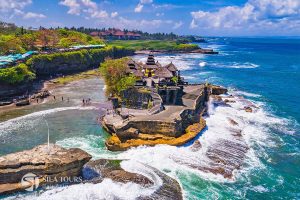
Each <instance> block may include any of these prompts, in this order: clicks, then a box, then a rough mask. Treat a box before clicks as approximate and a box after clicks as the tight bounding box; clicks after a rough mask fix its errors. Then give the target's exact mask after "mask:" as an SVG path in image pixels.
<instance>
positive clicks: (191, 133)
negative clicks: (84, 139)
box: [105, 118, 206, 151]
mask: <svg viewBox="0 0 300 200" xmlns="http://www.w3.org/2000/svg"><path fill="white" fill-rule="evenodd" d="M205 126H206V122H205V120H204V119H203V118H200V121H199V122H198V123H195V124H192V125H190V126H188V127H187V129H186V130H185V133H184V134H182V135H181V136H179V137H170V136H165V135H162V134H145V133H141V134H139V135H138V136H137V138H133V139H128V140H120V138H119V137H118V136H117V135H116V134H113V135H112V136H111V137H110V138H109V139H108V140H106V142H105V145H106V147H107V149H108V150H110V151H124V150H127V149H129V148H131V147H137V146H140V145H146V146H154V145H157V144H168V145H171V146H181V145H183V144H185V143H187V142H189V141H191V140H192V139H194V138H195V137H196V136H197V135H198V134H199V133H200V132H201V131H202V130H203V129H204V128H205Z"/></svg>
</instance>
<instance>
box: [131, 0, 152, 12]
mask: <svg viewBox="0 0 300 200" xmlns="http://www.w3.org/2000/svg"><path fill="white" fill-rule="evenodd" d="M151 3H153V0H140V2H139V3H138V5H136V7H135V8H134V12H136V13H140V12H142V10H143V8H144V5H145V4H151Z"/></svg>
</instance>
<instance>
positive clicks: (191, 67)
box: [0, 38, 300, 199]
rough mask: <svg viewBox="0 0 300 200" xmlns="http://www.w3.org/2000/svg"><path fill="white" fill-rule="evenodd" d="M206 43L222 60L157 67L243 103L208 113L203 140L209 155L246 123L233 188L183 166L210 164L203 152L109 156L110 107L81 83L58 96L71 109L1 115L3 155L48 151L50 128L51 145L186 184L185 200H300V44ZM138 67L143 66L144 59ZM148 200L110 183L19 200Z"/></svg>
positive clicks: (95, 83) (196, 58) (191, 59)
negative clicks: (104, 119)
mask: <svg viewBox="0 0 300 200" xmlns="http://www.w3.org/2000/svg"><path fill="white" fill-rule="evenodd" d="M207 41H208V42H207V43H201V44H199V45H200V46H201V47H203V48H213V49H215V50H216V51H219V52H220V54H218V55H199V54H165V55H158V56H156V59H157V60H158V61H159V62H161V63H163V64H167V63H168V62H171V61H173V63H174V64H175V65H176V66H178V68H179V69H180V70H181V74H182V75H183V76H184V77H185V79H186V80H187V81H189V82H192V83H197V82H211V83H215V84H220V85H223V86H225V87H228V88H229V93H230V94H233V95H235V96H242V97H244V98H237V102H236V103H235V104H234V105H233V106H232V107H217V108H214V107H213V105H209V114H210V115H209V117H207V118H206V120H207V125H208V128H207V129H206V130H205V131H204V132H203V133H201V136H200V137H199V140H200V142H201V144H202V146H203V151H204V150H205V148H207V147H209V146H210V145H212V144H213V143H214V142H215V141H216V140H217V139H218V138H226V137H227V135H228V130H227V129H226V126H227V122H226V118H228V117H230V118H232V119H234V120H235V121H237V122H238V123H239V126H240V127H241V129H242V133H243V137H244V138H245V141H246V143H247V145H248V146H249V148H250V150H249V152H248V153H247V156H246V158H245V162H244V164H243V167H242V169H240V170H238V171H236V173H235V176H234V180H230V181H228V180H226V179H224V178H222V177H221V176H215V175H213V174H209V173H203V172H199V171H197V170H195V169H193V168H190V167H189V166H187V165H182V164H180V163H179V162H177V161H178V160H184V161H186V162H188V163H194V162H205V161H206V158H205V156H204V154H203V153H202V152H196V153H195V152H191V151H190V149H189V146H184V147H170V146H165V145H160V146H156V147H139V148H136V149H131V150H129V151H126V152H122V153H112V152H109V151H107V150H106V149H105V146H104V140H105V138H107V137H108V135H107V133H105V132H104V131H103V130H102V128H101V127H99V125H98V124H97V116H98V114H99V112H100V111H99V104H101V103H103V102H104V101H105V97H104V94H103V88H104V84H103V82H102V81H101V80H100V79H91V80H84V81H80V82H77V83H73V84H71V85H69V86H68V87H65V88H60V89H55V90H54V91H53V92H54V93H55V94H56V95H57V96H58V97H60V96H62V95H63V96H65V97H69V98H70V102H66V101H64V102H61V101H56V102H54V101H49V102H46V103H43V104H42V105H39V106H33V107H29V108H26V109H23V110H18V111H13V112H9V113H8V114H5V115H0V155H4V154H7V153H11V152H15V151H19V150H23V149H28V148H31V147H33V146H35V145H37V144H41V143H45V142H46V140H47V134H46V132H47V127H46V124H45V120H47V121H48V123H49V128H50V140H51V142H55V143H57V144H60V145H62V146H64V147H79V148H82V149H84V150H86V151H88V152H89V153H90V154H92V155H93V158H94V159H96V158H120V159H131V160H137V161H139V162H142V163H146V164H148V165H151V166H154V167H156V168H158V169H160V170H161V171H163V172H164V173H166V174H168V175H169V176H172V177H173V178H175V179H177V180H178V181H179V183H180V185H181V186H182V188H183V191H184V197H185V198H186V199H300V187H299V185H300V124H299V123H300V106H299V103H300V39H299V38H208V39H207ZM134 59H136V60H142V61H143V60H145V56H140V55H139V56H135V57H134ZM88 97H90V98H91V99H92V101H93V102H94V103H95V104H94V105H92V106H89V107H81V106H80V103H81V100H82V98H88ZM244 101H251V102H252V103H254V104H255V105H256V106H257V107H258V109H257V111H256V112H254V113H246V112H245V111H243V110H242V109H241V108H242V107H243V105H244ZM100 107H101V105H100ZM146 192H147V191H144V190H138V189H137V187H136V186H135V185H134V184H126V185H122V184H121V185H120V184H116V183H114V182H111V181H110V182H109V181H106V182H104V183H100V184H97V186H93V185H85V186H82V187H76V186H70V187H68V188H64V189H63V190H62V189H60V188H52V189H51V190H48V191H43V192H42V193H39V194H37V193H30V194H27V193H24V194H20V195H19V196H18V198H20V199H24V198H25V199H35V198H36V199H93V198H92V197H99V199H101V198H102V199H103V198H104V199H114V198H121V199H134V198H135V197H137V196H139V195H142V194H143V193H146ZM16 197H17V196H8V197H7V198H9V199H14V198H16Z"/></svg>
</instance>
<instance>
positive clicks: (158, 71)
mask: <svg viewBox="0 0 300 200" xmlns="http://www.w3.org/2000/svg"><path fill="white" fill-rule="evenodd" d="M130 73H131V74H134V75H135V76H136V77H138V78H139V80H138V81H137V82H136V85H137V86H148V87H154V86H155V85H160V86H161V85H166V86H176V85H184V84H187V83H186V82H184V79H183V77H181V76H180V71H179V70H178V69H177V67H176V66H175V65H174V64H173V63H172V62H171V63H170V64H168V65H166V66H162V64H160V63H159V62H158V61H155V58H154V55H152V54H150V55H149V56H148V59H147V62H146V63H138V62H136V61H134V60H130V61H129V62H128V74H130Z"/></svg>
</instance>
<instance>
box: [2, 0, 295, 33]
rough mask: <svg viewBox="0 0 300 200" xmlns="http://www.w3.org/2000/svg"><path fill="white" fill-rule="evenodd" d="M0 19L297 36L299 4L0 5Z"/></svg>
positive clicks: (49, 0)
mask: <svg viewBox="0 0 300 200" xmlns="http://www.w3.org/2000/svg"><path fill="white" fill-rule="evenodd" d="M0 20H2V21H6V22H14V23H16V24H17V25H20V26H25V27H30V26H31V27H39V26H40V25H41V26H45V27H51V26H54V27H57V26H68V27H71V26H75V27H80V26H84V27H93V28H94V27H98V28H102V27H116V28H127V29H139V30H143V31H149V32H175V33H177V34H198V35H204V36H300V0H184V1H183V0H172V1H171V0H0Z"/></svg>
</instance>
